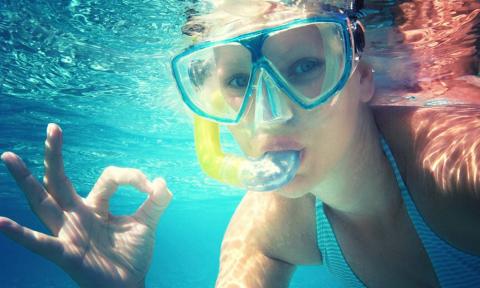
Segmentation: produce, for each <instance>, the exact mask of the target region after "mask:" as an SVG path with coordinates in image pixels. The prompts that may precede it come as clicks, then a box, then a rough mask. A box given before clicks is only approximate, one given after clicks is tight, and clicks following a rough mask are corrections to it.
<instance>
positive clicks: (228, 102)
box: [172, 13, 364, 191]
mask: <svg viewBox="0 0 480 288" xmlns="http://www.w3.org/2000/svg"><path fill="white" fill-rule="evenodd" d="M363 43H364V40H363V27H362V26H361V24H360V22H359V21H357V20H351V19H350V18H349V17H348V16H347V15H345V14H342V13H333V14H332V13H329V14H328V15H327V16H325V17H312V18H303V19H295V20H293V21H290V22H288V23H285V24H282V25H279V26H275V27H270V28H266V29H262V30H259V31H254V32H250V33H246V34H243V35H240V36H237V37H234V38H231V39H226V40H220V41H206V42H201V43H198V44H195V45H193V46H191V47H190V48H188V49H187V50H185V51H184V52H182V53H180V54H179V55H177V56H175V57H174V59H173V60H172V70H173V75H174V77H175V80H176V83H177V86H178V88H179V90H180V93H181V95H182V99H183V101H184V102H185V104H186V105H187V106H188V107H189V108H190V109H191V110H192V111H193V112H194V113H195V114H197V115H198V116H196V117H195V143H196V151H197V155H198V158H199V161H200V164H201V166H202V168H203V170H204V171H206V172H207V174H208V175H210V176H211V177H213V178H215V179H217V180H220V181H222V182H226V183H229V184H232V185H235V186H241V187H245V188H247V189H250V190H254V191H270V190H274V189H277V188H279V187H281V186H283V185H285V184H286V183H288V182H289V181H291V180H292V179H293V178H294V176H295V173H296V170H297V168H298V167H299V163H300V159H299V158H300V156H299V155H300V153H299V151H280V152H270V153H266V154H265V155H263V156H262V157H260V158H258V159H247V158H243V157H238V156H234V155H228V154H225V153H223V151H222V150H221V148H220V143H219V135H218V124H236V123H238V122H239V121H240V120H241V118H242V117H243V115H244V114H245V113H246V111H248V108H249V106H251V105H252V102H253V101H251V99H253V98H255V122H262V121H263V122H278V121H280V122H284V121H287V120H288V119H290V118H291V117H292V112H291V111H290V107H289V106H288V105H287V104H286V100H287V99H286V97H288V98H289V99H290V100H291V102H293V103H296V104H297V105H299V106H300V107H302V108H303V109H313V108H315V107H318V106H319V105H322V104H324V103H326V102H327V101H329V100H330V99H331V98H332V97H334V96H335V95H337V94H338V92H339V91H341V90H342V88H343V87H344V86H345V84H346V82H347V81H348V79H349V77H350V75H351V74H352V72H353V71H354V69H355V66H356V64H357V63H358V61H359V58H360V57H359V56H360V52H361V51H362V49H363ZM252 95H253V96H252ZM285 96H286V97H285Z"/></svg>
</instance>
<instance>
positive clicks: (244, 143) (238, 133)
mask: <svg viewBox="0 0 480 288" xmlns="http://www.w3.org/2000/svg"><path fill="white" fill-rule="evenodd" d="M228 130H230V133H232V135H233V138H234V139H235V141H236V142H237V143H238V145H239V146H240V148H241V149H242V151H243V152H244V153H245V154H247V155H251V154H252V153H251V150H252V149H251V145H250V139H251V133H250V132H249V131H248V129H247V128H246V127H245V126H244V125H242V124H238V125H235V126H229V127H228Z"/></svg>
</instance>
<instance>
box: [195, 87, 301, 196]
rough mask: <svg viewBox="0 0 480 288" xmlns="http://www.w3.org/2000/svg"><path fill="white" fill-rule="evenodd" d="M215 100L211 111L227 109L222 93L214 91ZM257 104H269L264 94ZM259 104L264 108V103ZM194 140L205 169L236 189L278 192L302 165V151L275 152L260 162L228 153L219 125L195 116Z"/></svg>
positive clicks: (259, 96) (260, 159)
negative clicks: (265, 102) (221, 137)
mask: <svg viewBox="0 0 480 288" xmlns="http://www.w3.org/2000/svg"><path fill="white" fill-rule="evenodd" d="M271 97H272V95H270V98H271ZM211 99H212V101H211V106H210V108H211V109H219V110H221V109H226V107H224V106H225V105H226V103H225V101H222V100H223V97H222V95H221V93H220V92H218V91H217V92H213V94H212V98H211ZM257 101H260V102H261V101H265V97H264V96H263V93H259V95H257ZM257 104H258V105H257V106H261V103H257ZM277 108H279V107H277ZM262 115H263V114H262ZM290 116H291V115H290V114H289V115H288V117H290ZM194 137H195V150H196V152H197V157H198V161H199V163H200V167H201V168H202V170H203V171H204V172H205V173H206V174H207V175H208V176H210V177H212V178H214V179H216V180H218V181H220V182H222V183H226V184H229V185H233V186H236V187H242V188H246V189H249V190H253V191H270V190H274V189H277V188H279V187H280V186H283V185H285V184H286V183H288V182H289V181H290V180H291V179H293V177H294V176H295V173H296V171H297V169H298V166H299V163H300V157H299V154H300V152H299V151H272V152H267V153H265V154H264V155H263V156H262V157H260V158H258V159H249V158H245V157H240V156H235V155H232V154H227V153H225V152H223V151H222V147H221V144H220V127H219V125H218V124H217V123H215V122H212V121H210V120H207V119H205V118H202V117H200V116H197V115H194Z"/></svg>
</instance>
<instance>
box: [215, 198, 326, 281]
mask: <svg viewBox="0 0 480 288" xmlns="http://www.w3.org/2000/svg"><path fill="white" fill-rule="evenodd" d="M309 201H311V199H310V200H309V199H287V198H284V197H281V196H278V195H275V194H274V193H255V192H252V193H247V194H246V196H245V197H244V198H243V200H242V202H241V203H240V205H239V206H238V207H237V210H236V211H235V214H234V215H233V217H232V219H231V221H230V224H229V227H228V229H227V231H226V233H225V237H224V240H223V243H222V249H221V250H222V251H221V257H220V273H219V276H218V279H217V285H218V286H219V287H225V286H227V284H233V283H237V284H239V283H242V284H243V285H245V286H246V287H287V286H288V282H289V280H290V277H291V275H292V273H293V271H294V270H295V264H300V263H314V262H319V260H318V259H319V258H320V256H319V252H318V249H317V248H316V245H315V243H316V239H315V229H313V231H311V230H312V226H313V227H314V226H315V225H314V223H310V221H311V219H305V218H308V217H305V215H308V216H311V217H312V219H313V218H314V210H313V211H305V210H306V209H302V205H305V204H306V203H308V202H309ZM309 212H310V213H312V215H309V214H308V213H309ZM227 287H228V286H227Z"/></svg>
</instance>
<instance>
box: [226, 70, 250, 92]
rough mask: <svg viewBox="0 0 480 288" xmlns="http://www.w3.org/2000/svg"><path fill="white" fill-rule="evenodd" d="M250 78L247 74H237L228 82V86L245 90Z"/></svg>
mask: <svg viewBox="0 0 480 288" xmlns="http://www.w3.org/2000/svg"><path fill="white" fill-rule="evenodd" d="M248 79H249V76H248V75H246V74H235V75H233V76H232V77H231V78H230V80H228V86H230V87H232V88H235V89H243V88H245V87H247V85H248Z"/></svg>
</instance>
